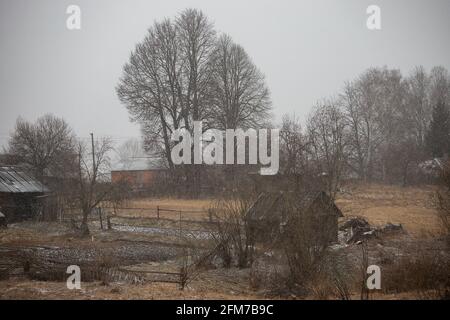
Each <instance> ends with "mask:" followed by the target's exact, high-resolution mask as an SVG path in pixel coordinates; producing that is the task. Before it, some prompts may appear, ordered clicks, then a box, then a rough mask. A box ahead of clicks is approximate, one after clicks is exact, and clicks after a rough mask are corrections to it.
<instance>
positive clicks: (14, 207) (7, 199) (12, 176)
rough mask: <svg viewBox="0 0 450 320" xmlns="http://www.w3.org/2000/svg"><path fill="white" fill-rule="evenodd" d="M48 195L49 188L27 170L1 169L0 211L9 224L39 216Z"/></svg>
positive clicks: (6, 167) (8, 167)
mask: <svg viewBox="0 0 450 320" xmlns="http://www.w3.org/2000/svg"><path fill="white" fill-rule="evenodd" d="M48 193H49V190H48V188H47V187H46V186H44V185H43V184H42V183H41V182H39V181H38V180H37V179H35V178H34V177H33V176H31V175H30V174H29V173H27V172H26V170H24V169H22V168H20V167H14V166H4V167H0V211H1V212H2V213H3V214H4V215H5V217H6V221H7V222H8V223H10V222H15V221H20V220H24V219H30V218H34V217H36V216H37V215H39V214H40V213H41V210H42V204H43V199H44V198H45V197H46V196H47V195H48Z"/></svg>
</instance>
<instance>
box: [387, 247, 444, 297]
mask: <svg viewBox="0 0 450 320" xmlns="http://www.w3.org/2000/svg"><path fill="white" fill-rule="evenodd" d="M383 290H384V291H385V292H386V293H399V292H407V291H415V292H416V293H417V295H418V297H419V298H420V299H449V298H450V263H449V261H448V258H447V259H446V258H445V257H444V256H442V255H440V254H435V255H433V256H430V255H425V254H421V255H419V256H418V257H411V256H408V257H406V256H405V257H403V258H401V259H399V260H398V261H397V262H396V263H394V264H393V265H392V266H390V267H389V268H386V270H384V272H383Z"/></svg>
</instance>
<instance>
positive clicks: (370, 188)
mask: <svg viewBox="0 0 450 320" xmlns="http://www.w3.org/2000/svg"><path fill="white" fill-rule="evenodd" d="M345 190H346V192H344V193H341V194H339V195H338V197H337V201H336V203H337V205H338V206H339V207H340V208H341V210H342V211H343V213H344V215H346V216H362V217H364V218H366V219H367V220H368V222H369V223H370V224H373V225H378V226H379V225H384V224H386V223H388V222H390V223H401V224H402V225H403V227H404V229H405V230H406V231H407V232H408V233H409V234H411V235H412V236H414V237H429V236H436V235H439V234H440V233H441V231H442V230H441V227H440V223H439V219H438V216H437V212H436V209H435V206H434V203H433V196H434V193H435V191H436V189H435V187H431V186H423V187H398V186H386V185H378V184H372V185H356V186H350V187H349V188H348V189H345Z"/></svg>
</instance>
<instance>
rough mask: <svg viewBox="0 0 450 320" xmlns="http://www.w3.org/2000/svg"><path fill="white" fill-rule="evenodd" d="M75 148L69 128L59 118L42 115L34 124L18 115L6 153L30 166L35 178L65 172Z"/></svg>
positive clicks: (59, 175) (59, 174)
mask: <svg viewBox="0 0 450 320" xmlns="http://www.w3.org/2000/svg"><path fill="white" fill-rule="evenodd" d="M74 150H75V138H74V134H73V132H72V129H71V128H70V127H69V125H68V124H67V123H66V122H65V121H64V119H62V118H57V117H55V116H53V115H51V114H47V115H44V116H42V117H40V118H38V119H37V121H36V122H35V123H30V122H28V121H25V120H23V119H21V118H19V119H17V122H16V127H15V129H14V132H13V133H12V135H11V138H10V141H9V153H11V154H12V155H14V156H16V157H17V158H18V159H20V161H21V162H23V163H25V164H27V165H29V166H30V167H31V169H32V170H33V171H34V173H35V174H36V175H37V176H38V177H42V176H44V175H51V176H56V177H61V176H65V175H66V174H67V172H68V171H69V170H68V167H67V165H68V164H70V163H71V160H72V159H73V155H74Z"/></svg>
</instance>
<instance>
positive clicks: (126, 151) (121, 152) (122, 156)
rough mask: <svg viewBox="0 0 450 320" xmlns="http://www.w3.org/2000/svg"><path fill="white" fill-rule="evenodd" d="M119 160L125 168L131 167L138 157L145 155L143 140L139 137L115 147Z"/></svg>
mask: <svg viewBox="0 0 450 320" xmlns="http://www.w3.org/2000/svg"><path fill="white" fill-rule="evenodd" d="M115 152H116V155H117V161H118V163H119V164H120V165H121V167H122V168H123V169H130V168H131V167H132V165H133V163H134V162H135V161H136V159H138V158H142V157H144V156H145V153H144V149H143V148H142V145H141V142H140V141H139V140H137V139H129V140H127V141H125V142H124V143H122V144H121V145H120V146H119V147H117V148H115Z"/></svg>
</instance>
